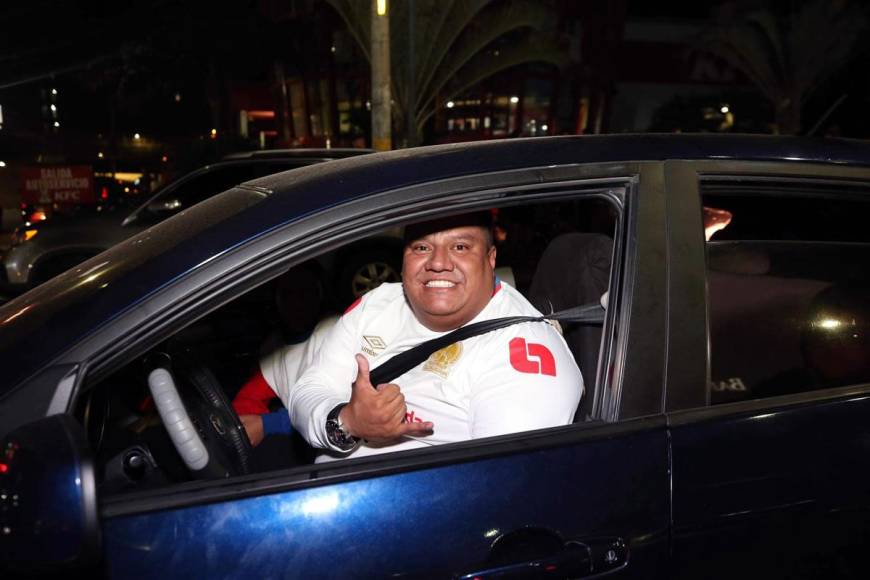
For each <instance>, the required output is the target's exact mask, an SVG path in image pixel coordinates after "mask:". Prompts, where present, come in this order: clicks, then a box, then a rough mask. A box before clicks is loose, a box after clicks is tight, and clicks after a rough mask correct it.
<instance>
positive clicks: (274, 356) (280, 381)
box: [260, 316, 338, 402]
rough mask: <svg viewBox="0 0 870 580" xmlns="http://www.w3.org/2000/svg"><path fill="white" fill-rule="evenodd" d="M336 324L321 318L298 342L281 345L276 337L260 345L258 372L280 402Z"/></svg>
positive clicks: (335, 318) (328, 319) (329, 318)
mask: <svg viewBox="0 0 870 580" xmlns="http://www.w3.org/2000/svg"><path fill="white" fill-rule="evenodd" d="M336 321H338V316H329V317H327V318H324V319H323V320H321V321H320V322H318V323H317V326H315V327H314V330H312V331H311V335H310V336H309V337H308V338H306V339H305V340H303V341H302V342H297V343H294V344H285V343H284V342H283V338H282V337H281V335H280V334H277V333H276V334H275V335H273V336H272V337H270V339H269V340H268V341H267V342H266V344H264V345H263V348H262V349H261V350H260V372H261V373H262V374H263V378H264V379H265V380H266V382H267V383H269V386H270V387H272V390H273V391H275V394H276V395H277V396H278V397H279V398H280V399H281V400H282V401H285V402H286V401H287V397H288V391H289V389H290V387H291V386H293V383H295V382H296V380H297V379H298V378H299V375H300V374H301V373H302V371H304V370H305V369H306V368H307V367H308V365H309V364H311V361H312V360H314V353H316V352H317V351H318V350H319V349H320V346H321V345H322V344H323V341H324V339H325V338H326V335H327V334H328V333H329V329H331V328H332V326H333V325H334V324H335V323H336Z"/></svg>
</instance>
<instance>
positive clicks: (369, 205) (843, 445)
mask: <svg viewBox="0 0 870 580" xmlns="http://www.w3.org/2000/svg"><path fill="white" fill-rule="evenodd" d="M472 209H475V210H476V209H486V210H489V211H490V212H491V214H492V215H493V216H494V217H495V223H496V230H495V231H496V243H497V245H498V261H499V263H498V264H497V265H498V266H499V267H500V269H501V270H500V271H501V272H502V276H503V278H502V279H503V280H504V281H506V282H507V283H509V284H511V285H513V286H514V287H515V288H517V289H518V290H519V291H520V292H522V293H523V294H524V295H526V296H527V297H528V298H529V299H530V300H531V301H532V302H533V303H534V304H536V305H537V306H538V307H539V309H541V310H542V311H547V312H549V311H552V310H561V309H564V308H569V307H573V306H578V305H582V304H601V305H603V306H604V307H605V309H604V315H603V321H601V320H600V319H599V320H598V322H595V321H592V322H588V321H587V322H585V323H563V324H562V332H563V335H564V337H565V340H566V342H567V343H568V345H569V347H570V349H571V351H572V353H573V355H574V356H575V359H576V361H577V363H578V366H579V367H580V369H581V372H582V374H583V377H584V383H585V394H584V396H583V398H582V399H581V401H580V404H579V407H578V408H577V409H572V410H571V411H572V412H574V417H575V419H574V422H573V423H571V424H569V425H564V426H561V427H556V428H550V429H543V430H536V431H525V432H517V433H512V434H508V435H503V436H498V437H492V438H484V439H472V440H469V441H466V442H460V443H452V444H447V445H441V446H431V447H427V448H424V449H419V450H410V451H402V452H395V453H383V454H381V455H377V456H372V457H365V458H358V459H345V460H339V461H333V462H329V463H317V464H315V463H313V462H312V457H313V453H312V450H311V449H310V448H308V447H307V445H306V444H305V441H304V440H299V439H298V438H297V437H295V436H294V437H291V438H288V439H287V440H286V441H284V442H282V443H281V444H280V446H279V448H278V450H277V453H276V454H274V457H271V459H275V457H277V459H278V460H277V461H267V460H265V459H264V458H263V457H260V456H258V453H259V452H260V451H261V449H262V448H261V447H257V448H252V447H251V446H250V443H249V441H248V439H247V437H246V436H244V433H245V432H244V430H243V429H241V427H240V420H239V417H238V415H237V414H236V413H235V412H234V410H233V408H232V406H231V405H230V404H229V401H230V400H232V398H233V397H234V396H235V394H236V393H237V392H238V391H239V389H240V387H241V385H242V384H243V383H244V380H245V377H246V375H247V373H248V372H249V371H250V368H251V367H252V365H255V364H256V361H257V360H258V356H259V354H258V346H259V345H260V344H261V341H262V340H263V338H264V337H265V336H266V335H268V333H269V332H270V331H271V330H273V329H274V328H273V326H272V325H273V323H274V311H273V310H272V308H273V304H272V302H271V296H272V294H271V286H272V285H273V284H274V283H275V281H276V280H277V279H279V278H280V277H281V275H282V274H283V273H285V272H287V271H288V270H289V269H290V268H292V267H293V266H295V265H297V264H300V263H303V262H307V261H309V260H312V259H316V258H318V256H322V255H324V254H326V253H328V252H333V251H335V250H336V249H339V248H351V249H353V248H360V249H364V248H365V247H366V240H367V239H371V238H373V237H377V236H380V235H382V233H383V232H384V231H385V230H388V229H394V228H399V229H401V228H402V227H403V226H405V225H406V224H410V223H413V222H415V221H421V220H423V219H428V218H431V217H438V216H446V215H449V214H454V213H459V212H465V211H468V210H472ZM868 210H870V145H868V144H866V143H861V142H852V141H848V140H802V139H798V138H780V137H770V136H719V135H694V136H690V135H634V136H632V135H619V136H594V137H593V136H580V137H553V138H539V139H516V140H506V141H493V142H486V143H473V144H458V145H449V146H436V147H425V148H419V149H412V150H403V151H395V152H390V153H382V154H372V155H366V156H361V157H357V158H352V159H344V160H338V161H334V162H330V163H328V164H322V165H320V164H318V165H315V166H311V167H305V168H301V169H296V170H293V171H288V172H284V173H279V174H275V175H271V176H268V177H263V178H260V179H257V180H255V181H251V182H248V183H244V184H242V185H240V186H238V187H235V188H233V189H231V190H229V191H226V192H224V193H222V194H219V195H217V196H215V197H213V198H210V199H208V200H206V201H204V202H202V203H199V204H197V205H195V206H193V207H190V208H188V209H185V210H184V211H182V212H181V213H180V214H178V215H176V216H173V217H171V218H169V219H167V220H166V221H163V222H161V223H159V224H157V225H154V226H153V227H151V228H149V229H147V230H145V231H143V232H141V233H138V234H136V235H135V236H133V237H131V238H128V239H127V240H125V241H123V242H122V243H120V244H119V245H117V246H114V247H112V248H111V249H109V250H107V251H106V252H103V253H101V254H99V255H98V256H96V257H94V258H91V259H89V260H88V261H86V262H84V263H82V264H80V265H78V266H76V267H75V268H74V269H72V270H69V271H67V272H65V273H63V274H61V275H60V276H58V277H56V278H54V279H52V280H50V281H49V282H47V283H46V284H43V285H42V286H39V287H37V288H35V289H34V290H31V291H30V292H28V293H26V294H24V295H22V296H20V297H18V298H16V299H14V300H12V301H11V302H9V303H7V304H6V305H4V306H3V307H2V308H0V366H2V369H3V371H2V379H0V383H2V384H0V436H2V437H3V443H2V445H3V449H2V456H0V567H2V570H0V576H2V577H4V578H6V577H15V576H17V575H30V574H37V575H38V574H56V573H63V574H66V573H73V572H76V573H82V574H84V575H85V576H87V577H90V576H106V577H117V578H161V579H166V578H234V577H252V578H392V577H395V578H468V579H470V578H580V577H589V578H591V577H599V576H605V575H606V576H607V577H612V578H734V577H752V578H754V577H758V578H767V579H769V578H799V577H813V578H867V577H870V560H868V558H867V556H866V553H867V549H868V547H870V397H868V395H870V228H868V227H867V216H868V215H870V211H868ZM334 306H335V308H342V307H344V306H346V305H344V304H336V305H334ZM155 368H164V369H165V370H166V372H167V373H168V374H169V375H170V376H172V377H174V384H175V385H176V387H177V390H178V392H179V396H180V399H181V400H182V402H183V410H184V413H185V415H186V416H187V417H188V418H189V419H190V420H191V422H192V424H193V425H194V427H195V431H196V433H197V434H198V436H199V438H200V441H201V443H202V446H203V448H204V449H205V450H206V452H207V454H208V458H209V460H208V463H209V466H208V468H203V469H193V468H191V467H190V465H189V464H188V463H186V462H185V461H184V460H183V458H184V455H185V453H186V452H187V451H186V450H185V449H184V448H183V445H180V444H176V443H173V441H174V440H173V439H172V438H170V437H169V436H168V435H167V432H166V429H165V425H166V424H167V417H166V416H161V415H160V414H159V413H156V412H155V411H154V407H153V404H151V401H152V399H149V390H148V389H149V386H148V379H147V377H148V375H149V373H150V372H152V371H153V369H155ZM397 382H399V383H401V381H397ZM273 451H275V449H274V448H273Z"/></svg>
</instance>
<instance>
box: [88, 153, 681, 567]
mask: <svg viewBox="0 0 870 580" xmlns="http://www.w3.org/2000/svg"><path fill="white" fill-rule="evenodd" d="M587 189H588V190H590V191H592V190H594V191H598V192H599V193H600V192H601V191H609V192H611V194H612V193H613V192H617V191H619V192H621V193H620V194H619V195H620V196H621V198H622V199H621V204H622V206H621V207H620V209H619V211H620V220H619V224H620V225H619V227H618V228H617V243H616V248H617V249H616V256H615V258H616V259H615V261H614V263H615V264H616V267H615V268H614V273H613V275H612V276H611V286H610V299H609V301H608V303H609V306H608V315H607V316H608V318H607V321H606V332H605V333H604V335H605V338H604V341H603V343H604V344H603V354H602V363H600V364H599V369H598V371H597V377H596V378H597V382H598V384H600V385H601V387H600V388H599V389H597V390H595V391H593V390H592V388H591V385H593V383H594V381H593V374H594V373H591V372H590V373H588V376H587V385H588V387H587V388H589V392H588V394H587V396H590V397H594V405H593V412H592V415H593V418H595V419H598V420H594V421H590V422H586V423H582V424H575V425H569V426H565V427H560V428H554V429H548V430H542V431H534V432H527V433H520V434H515V435H506V436H502V437H498V438H493V439H489V440H479V441H470V442H466V443H460V444H452V445H450V446H445V447H441V448H429V449H424V450H415V451H409V452H402V453H394V454H388V455H383V456H379V457H373V458H364V459H351V460H346V461H341V462H335V463H332V464H318V465H316V466H305V467H301V468H295V469H291V470H289V471H283V472H271V473H268V474H256V475H249V476H244V477H239V478H232V479H227V480H221V481H207V482H189V483H184V484H178V485H173V486H169V487H166V488H160V489H156V490H142V491H138V492H136V493H126V494H119V495H116V496H113V497H101V498H100V519H101V532H102V533H101V538H102V553H103V558H104V566H105V569H106V571H107V573H108V574H109V575H110V576H118V577H132V578H136V577H142V578H145V577H234V576H238V575H240V574H244V575H250V576H253V577H279V576H280V577H286V576H289V577H342V578H343V577H392V576H395V577H468V578H486V577H591V576H596V575H599V574H604V573H610V574H611V575H612V577H639V578H640V577H642V578H649V577H656V576H661V575H663V574H664V573H665V572H666V570H667V568H666V564H667V556H668V549H669V544H668V540H669V521H670V520H669V518H670V479H669V468H670V466H669V457H670V453H669V442H668V433H667V429H666V422H665V418H664V416H663V415H662V414H661V410H662V409H661V404H662V391H663V384H664V373H665V370H664V369H665V365H664V361H665V347H666V345H665V343H664V342H663V341H662V340H661V337H662V336H663V335H664V333H665V327H666V304H667V299H666V295H665V289H666V278H665V272H666V268H665V264H664V260H665V256H666V253H665V231H666V228H665V227H664V218H665V203H664V198H663V195H662V192H663V176H662V167H661V165H660V164H657V163H651V164H624V163H623V164H618V165H613V166H610V165H607V164H596V165H595V166H594V167H583V166H576V167H549V168H545V169H541V168H537V169H535V170H530V171H519V172H510V173H507V174H504V175H493V174H488V175H486V176H474V177H471V178H468V179H454V180H451V181H450V182H445V183H438V184H431V183H429V184H423V185H421V186H415V187H410V188H407V189H405V190H402V191H395V192H387V194H384V195H382V196H380V198H379V199H378V200H377V205H376V206H375V205H374V204H371V205H367V206H357V207H339V208H336V209H334V210H330V211H328V212H324V214H322V215H320V216H315V217H314V218H312V219H319V220H321V221H322V222H323V223H324V224H327V225H329V224H331V223H334V224H339V223H347V222H354V221H356V223H358V224H360V225H358V226H357V227H358V228H360V229H365V228H368V229H369V230H371V231H377V230H378V229H380V228H382V227H383V225H384V222H383V220H384V217H383V216H389V215H395V214H403V215H407V216H410V217H413V216H414V215H426V213H425V212H427V211H428V212H431V211H433V210H436V209H437V208H443V207H445V206H446V205H449V204H451V203H452V204H458V203H464V204H466V207H487V206H489V205H491V204H492V203H493V202H494V201H499V202H501V203H505V202H506V200H507V201H508V202H511V203H514V202H516V203H519V202H522V201H523V200H531V199H540V198H548V196H549V197H552V198H559V199H562V198H565V197H566V196H567V197H570V196H572V195H581V194H583V193H584V191H586V190H587ZM433 191H438V195H437V196H435V197H433V195H432V192H433ZM373 208H376V209H373ZM415 212H416V214H415ZM306 227H307V225H306V223H305V222H302V223H300V224H298V225H293V226H290V227H288V228H287V229H286V230H285V231H282V232H274V233H273V234H271V235H270V237H267V238H263V239H261V240H259V241H258V244H259V246H256V247H251V248H247V249H246V252H248V254H247V255H245V253H244V252H237V253H229V254H227V255H226V256H222V258H221V259H220V260H214V261H213V262H210V263H208V264H206V265H205V266H204V269H203V270H201V271H200V272H199V273H198V274H199V276H200V279H208V277H209V276H210V275H209V274H208V272H210V271H212V269H213V270H214V272H222V273H223V272H230V271H231V272H234V274H235V275H236V276H237V277H238V278H242V277H244V276H249V277H252V276H253V274H252V273H254V272H256V270H255V269H254V268H255V267H260V268H262V266H256V264H262V263H267V262H269V261H270V259H271V258H274V259H278V258H280V255H278V254H275V252H277V251H278V250H275V248H281V249H280V251H281V252H284V253H285V254H284V255H285V256H288V255H289V256H292V252H293V251H298V248H304V247H307V246H309V245H311V242H310V240H309V239H308V238H306V231H307V230H306ZM336 227H338V226H336ZM322 231H323V230H318V232H319V235H322ZM287 240H294V241H293V243H292V244H288V243H287ZM270 252H272V254H273V255H270ZM252 256H253V257H255V258H257V259H256V260H254V259H252V258H251V257H252ZM284 259H285V260H287V259H289V258H286V257H285V258H284ZM234 260H237V261H239V263H234V262H233V261H234ZM245 268H248V270H247V272H246V270H245ZM209 283H210V284H213V285H214V288H215V289H214V290H213V291H212V292H209V288H208V284H209ZM203 284H205V286H199V287H197V288H196V292H193V291H185V292H187V295H189V296H193V297H194V298H191V299H190V300H191V301H193V300H194V299H195V300H199V301H201V302H200V303H198V304H200V307H204V306H203V305H204V304H206V303H207V301H208V300H212V301H216V300H220V299H225V296H221V294H220V292H227V291H228V290H227V288H228V287H230V286H231V284H228V283H227V281H226V280H225V279H221V277H220V276H219V275H217V274H215V275H213V276H212V278H211V282H205V283H203ZM159 300H168V298H167V295H166V294H164V295H160V296H155V297H154V298H153V301H152V303H150V304H149V305H148V307H146V308H143V309H140V312H139V313H133V314H137V315H141V313H142V312H146V311H147V312H162V311H164V310H165V308H166V306H165V305H161V304H160V303H159V302H158V301H159ZM167 304H168V303H167ZM173 304H174V305H175V307H176V309H177V310H178V311H182V310H183V307H182V306H180V305H178V304H175V303H173ZM191 304H194V303H193V302H191ZM191 304H188V305H187V306H185V308H187V309H188V314H186V315H187V316H189V317H195V316H196V308H195V305H191ZM133 314H131V316H132V315H133ZM118 324H119V325H123V322H118ZM165 324H166V325H167V326H177V325H178V324H179V321H178V320H172V321H171V324H170V322H166V323H165ZM112 332H113V331H111V329H110V330H109V331H107V334H106V336H107V337H111V336H112ZM118 332H120V331H118ZM97 341H98V339H97V338H94V339H92V340H91V341H90V342H89V344H88V345H84V346H82V347H81V348H82V349H85V348H91V349H95V350H99V349H98V348H97V347H96V346H95V344H96V342H97ZM106 342H107V345H104V346H105V347H107V348H108V347H116V344H117V342H118V341H115V342H112V343H111V344H109V339H108V338H107V339H106ZM123 346H126V345H123ZM117 348H120V346H118V347H117ZM139 350H140V351H141V349H139ZM82 352H83V351H82ZM102 355H103V359H102V361H101V364H106V365H108V364H110V362H103V361H109V360H110V358H111V356H110V355H108V354H106V351H103V352H102ZM90 372H95V373H96V372H99V368H98V367H97V366H96V365H91V371H90ZM85 380H86V379H85Z"/></svg>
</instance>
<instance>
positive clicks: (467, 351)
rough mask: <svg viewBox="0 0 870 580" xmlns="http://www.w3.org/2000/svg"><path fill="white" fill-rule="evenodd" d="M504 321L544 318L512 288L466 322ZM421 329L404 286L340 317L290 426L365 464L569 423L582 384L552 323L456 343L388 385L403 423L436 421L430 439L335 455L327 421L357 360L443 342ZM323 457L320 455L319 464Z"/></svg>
mask: <svg viewBox="0 0 870 580" xmlns="http://www.w3.org/2000/svg"><path fill="white" fill-rule="evenodd" d="M505 316H540V313H539V312H538V311H537V310H535V308H534V307H533V306H532V305H531V304H530V303H529V302H528V301H527V300H526V299H525V298H524V297H523V296H522V295H521V294H520V293H519V292H517V291H516V290H515V289H513V288H511V287H510V286H508V285H507V284H504V283H499V285H498V286H497V288H496V291H495V292H494V293H493V297H492V298H491V299H490V301H489V303H488V304H487V306H486V307H485V308H484V309H483V310H482V311H481V312H480V313H479V314H478V315H477V316H476V317H475V318H474V320H472V321H471V322H479V321H481V320H489V319H493V318H501V317H505ZM443 334H446V333H439V332H434V331H432V330H429V329H428V328H426V327H425V326H423V325H422V324H421V323H420V322H419V321H418V320H417V318H416V317H415V316H414V313H413V312H412V311H411V309H410V307H409V306H408V304H407V302H406V300H405V296H404V293H403V291H402V285H401V284H382V285H381V286H379V287H377V288H376V289H374V290H372V291H371V292H369V293H368V294H366V295H365V296H363V298H362V299H361V300H360V301H359V302H358V303H357V304H356V305H354V306H352V307H351V308H350V309H349V310H348V311H347V312H346V313H345V314H344V316H342V317H341V318H340V319H339V320H338V323H336V324H335V326H333V328H332V330H331V331H330V333H329V334H328V336H327V337H326V339H325V342H324V345H323V347H322V348H321V349H319V351H318V352H317V353H316V354H315V355H314V360H313V361H312V364H311V365H310V366H309V367H308V369H307V370H306V371H305V372H304V373H303V375H302V376H301V377H300V379H299V381H298V382H297V383H296V385H295V386H294V387H293V388H292V389H291V390H290V393H289V400H284V403H285V405H286V406H287V408H288V409H289V410H290V418H291V421H292V423H293V425H294V427H295V428H296V429H297V430H299V432H300V433H302V435H303V436H304V437H305V438H306V439H307V440H308V442H309V443H310V444H311V445H312V446H314V447H317V448H321V449H329V450H331V451H333V454H332V455H333V456H338V457H346V456H348V455H350V456H353V457H362V456H365V455H371V454H375V453H383V452H385V451H400V450H405V449H413V448H416V447H422V446H426V445H436V444H442V443H452V442H456V441H466V440H469V439H475V438H479V437H490V436H493V435H502V434H505V433H514V432H518V431H527V430H530V429H540V428H543V427H551V426H556V425H566V424H569V423H571V421H572V420H573V417H574V412H575V410H576V408H577V404H578V403H579V401H580V397H581V395H582V394H583V379H582V377H581V375H580V370H579V369H578V368H577V365H576V363H575V362H574V358H573V356H572V355H571V352H570V351H569V350H568V346H567V345H566V344H565V341H564V339H563V338H562V336H561V335H560V334H559V333H558V332H557V331H556V330H555V329H554V328H553V327H552V326H550V325H549V324H546V323H543V322H528V323H520V324H514V325H512V326H508V327H505V328H502V329H500V330H495V331H492V332H489V333H485V334H481V335H478V336H475V337H472V338H469V339H466V340H463V341H461V342H459V343H456V344H453V345H451V346H449V347H447V348H444V349H442V350H440V351H438V352H436V353H433V354H432V356H430V357H429V359H428V360H427V361H426V362H424V363H422V364H420V365H418V366H417V367H416V368H414V369H411V370H410V371H408V372H406V373H405V374H403V375H401V376H400V377H398V378H396V379H394V380H393V381H392V382H393V383H395V384H396V385H398V386H399V388H400V389H401V391H402V393H403V394H404V396H405V403H406V405H407V407H408V412H407V415H406V421H415V422H425V421H431V422H432V423H434V433H433V434H432V435H429V436H421V437H414V438H410V437H406V438H403V439H401V440H400V441H398V442H395V443H390V444H385V445H379V446H375V445H370V444H362V445H360V446H358V447H357V448H356V449H355V450H354V451H352V452H351V453H350V454H348V453H338V450H336V449H335V448H334V447H333V446H331V445H330V444H329V441H328V439H327V436H326V417H327V415H328V414H329V412H330V411H331V410H332V409H333V408H334V407H335V406H336V405H338V404H340V403H346V402H347V401H349V400H350V394H351V385H352V383H353V382H354V380H356V376H357V364H356V360H355V358H354V355H355V354H357V353H361V354H363V356H365V357H366V359H368V361H369V366H370V368H372V369H374V368H377V367H378V366H379V365H380V364H381V363H383V362H385V361H387V360H390V359H391V358H393V357H394V356H395V355H397V354H399V353H401V352H404V351H406V350H408V349H410V348H412V347H414V346H416V345H418V344H420V343H422V342H424V341H426V340H429V339H431V338H435V337H438V336H442V335H443ZM324 459H329V456H324V455H321V457H319V458H318V461H320V460H324Z"/></svg>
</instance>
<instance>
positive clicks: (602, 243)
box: [529, 232, 613, 421]
mask: <svg viewBox="0 0 870 580" xmlns="http://www.w3.org/2000/svg"><path fill="white" fill-rule="evenodd" d="M612 259H613V240H612V239H610V238H609V237H608V236H605V235H603V234H591V233H581V232H571V233H566V234H561V235H559V236H556V237H555V238H553V240H552V241H550V243H549V245H548V246H547V248H546V249H545V250H544V252H543V254H541V258H540V260H539V261H538V266H537V268H536V269H535V273H534V275H533V276H532V283H531V285H530V287H529V301H530V302H531V303H532V304H533V305H534V306H535V308H537V309H538V310H540V311H541V312H542V313H544V314H549V313H551V312H557V311H559V310H563V309H565V308H570V307H572V306H579V305H581V304H588V303H590V302H598V301H599V300H601V297H602V295H603V294H604V293H605V292H607V289H608V286H609V283H610V265H611V262H612ZM563 336H564V337H565V342H567V343H568V348H570V349H571V353H572V354H573V355H574V360H576V361H577V365H578V366H579V367H580V372H581V373H582V374H583V382H584V385H585V392H584V394H583V398H582V399H581V400H580V406H579V407H578V409H577V413H576V415H575V418H574V420H575V421H582V420H585V419H586V418H587V417H588V416H589V414H590V413H591V411H592V401H593V400H594V396H593V394H594V393H593V390H594V388H595V376H596V372H597V369H598V354H599V350H600V348H601V327H600V326H595V325H588V324H564V325H563Z"/></svg>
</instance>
